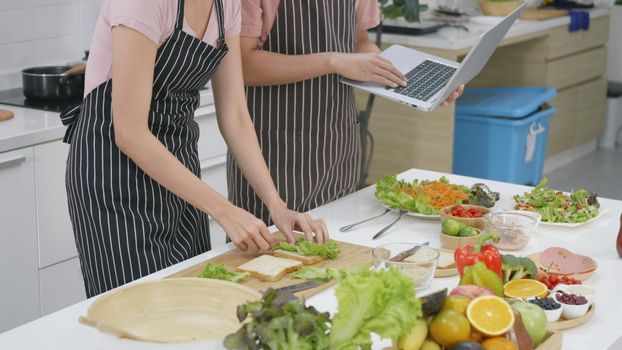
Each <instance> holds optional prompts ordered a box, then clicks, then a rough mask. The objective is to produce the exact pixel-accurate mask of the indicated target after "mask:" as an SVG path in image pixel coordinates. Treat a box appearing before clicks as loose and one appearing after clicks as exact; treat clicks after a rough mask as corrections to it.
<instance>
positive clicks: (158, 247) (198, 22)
mask: <svg viewBox="0 0 622 350" xmlns="http://www.w3.org/2000/svg"><path fill="white" fill-rule="evenodd" d="M239 17H240V2H239V0H236V1H232V0H227V1H223V0H107V1H105V3H104V5H103V8H102V12H101V14H100V17H99V20H98V22H97V27H96V30H95V34H94V37H93V42H92V45H91V55H90V59H89V62H88V69H87V72H86V96H85V99H84V101H83V103H82V105H81V106H80V107H77V108H75V109H73V110H71V111H68V112H65V113H63V115H62V116H61V117H62V119H63V122H64V124H65V125H67V126H68V130H67V134H66V136H65V141H66V142H69V143H70V144H71V147H70V152H69V158H68V162H67V178H66V182H67V192H68V201H69V208H70V216H71V220H72V224H73V228H74V232H75V238H76V245H77V248H78V252H79V256H80V263H81V267H82V273H83V276H84V280H85V285H86V292H87V295H88V296H89V297H91V296H94V295H97V294H99V293H102V292H105V291H107V290H109V289H112V288H115V287H117V286H119V285H122V284H124V283H127V282H130V281H132V280H134V279H137V278H140V277H142V276H144V275H147V274H150V273H152V272H154V271H157V270H159V269H162V268H165V267H167V266H170V265H172V264H175V263H178V262H180V261H183V260H185V259H188V258H190V257H192V256H195V255H197V254H200V253H203V252H205V251H207V250H209V249H210V240H209V227H208V215H207V214H208V213H209V214H210V215H212V217H213V218H214V219H215V220H216V221H217V222H218V223H219V224H220V225H221V226H222V227H223V228H224V230H225V231H226V233H227V234H228V236H229V238H230V239H231V240H232V241H233V242H234V243H235V245H236V246H237V247H238V248H239V249H241V250H248V251H251V252H258V251H263V250H268V249H270V248H271V246H272V245H273V244H274V239H273V238H272V236H271V235H270V233H269V232H268V230H267V228H266V226H265V224H264V223H263V222H262V221H261V220H259V219H257V218H255V217H254V216H253V215H251V214H250V213H248V212H246V211H244V210H242V209H240V208H238V207H235V206H234V205H233V204H231V203H230V202H228V201H227V200H226V199H225V198H223V197H221V196H220V195H218V194H217V193H216V192H215V191H214V190H213V189H212V188H210V187H209V186H208V185H207V184H205V183H203V182H202V181H201V179H200V178H199V175H200V170H199V160H198V154H197V140H198V137H199V129H198V126H197V123H196V122H195V121H194V119H193V116H194V111H195V110H196V108H197V107H198V105H199V94H198V89H199V88H201V87H203V86H204V85H205V84H206V83H207V82H208V81H209V80H210V78H213V79H212V86H213V89H214V99H215V103H216V110H217V115H218V123H219V127H220V129H221V131H222V133H223V136H224V138H225V140H226V141H227V144H228V146H229V150H230V152H231V154H232V155H233V157H234V158H235V159H236V161H237V162H238V164H240V168H241V169H242V173H243V174H244V176H246V177H247V179H248V182H249V183H250V184H251V186H252V187H253V189H254V190H255V191H256V193H257V194H258V196H259V197H260V198H261V199H262V200H263V201H264V202H265V203H268V208H269V211H270V213H271V215H272V217H273V218H274V221H275V223H276V225H277V226H278V227H279V229H280V230H281V231H283V232H284V233H286V235H287V236H288V238H289V239H290V240H293V238H292V235H291V234H292V229H293V228H294V227H298V228H300V229H302V230H304V232H305V234H306V236H307V238H308V239H311V238H312V235H313V233H315V234H316V235H317V239H318V241H320V242H323V241H324V240H325V239H326V237H327V231H326V228H325V226H324V225H323V223H322V222H321V221H319V220H312V219H311V218H310V217H309V216H307V215H305V214H300V213H297V212H294V211H291V210H288V209H287V207H286V206H285V203H283V201H282V200H281V198H280V197H279V194H278V192H277V191H276V188H275V187H274V184H273V183H272V181H271V180H270V175H269V172H268V169H267V167H266V165H265V162H264V161H263V159H262V155H261V151H260V149H259V145H258V142H257V138H256V136H255V134H254V130H253V126H252V124H251V122H250V117H249V114H248V110H247V108H246V104H245V99H244V87H243V81H242V68H241V64H240V63H241V58H240V46H239V30H240V29H239V28H240V24H239Z"/></svg>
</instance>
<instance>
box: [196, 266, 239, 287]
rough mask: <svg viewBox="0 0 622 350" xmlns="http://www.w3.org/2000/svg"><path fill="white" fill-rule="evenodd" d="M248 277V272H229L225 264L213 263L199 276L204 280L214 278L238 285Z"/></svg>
mask: <svg viewBox="0 0 622 350" xmlns="http://www.w3.org/2000/svg"><path fill="white" fill-rule="evenodd" d="M246 276H248V272H232V271H229V270H227V268H226V267H225V264H218V265H214V264H212V263H207V264H206V265H205V268H203V272H201V274H200V275H199V277H202V278H212V279H216V280H223V281H229V282H236V283H237V282H239V281H240V280H242V279H244V278H245V277H246Z"/></svg>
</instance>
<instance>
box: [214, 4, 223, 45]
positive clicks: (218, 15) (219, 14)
mask: <svg viewBox="0 0 622 350" xmlns="http://www.w3.org/2000/svg"><path fill="white" fill-rule="evenodd" d="M214 1H215V2H216V4H215V5H216V18H217V19H218V44H219V45H218V46H219V47H221V48H222V47H223V46H224V44H225V18H224V17H225V16H224V10H223V8H222V0H214Z"/></svg>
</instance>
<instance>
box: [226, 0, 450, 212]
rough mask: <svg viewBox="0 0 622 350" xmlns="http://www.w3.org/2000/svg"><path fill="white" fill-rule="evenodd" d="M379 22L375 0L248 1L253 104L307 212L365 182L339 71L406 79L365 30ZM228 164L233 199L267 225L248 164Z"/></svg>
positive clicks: (281, 177)
mask: <svg viewBox="0 0 622 350" xmlns="http://www.w3.org/2000/svg"><path fill="white" fill-rule="evenodd" d="M378 22H379V14H378V3H377V1H376V0H313V1H311V0H301V1H295V2H294V1H291V0H282V1H281V0H245V1H244V2H243V4H242V33H241V35H242V40H241V45H242V58H243V68H244V81H245V83H246V85H247V86H249V87H248V88H247V89H246V98H247V100H248V107H249V110H250V112H251V116H252V118H253V123H254V125H255V130H256V132H257V136H258V137H259V143H260V145H261V149H262V151H263V155H264V158H265V159H266V162H267V163H268V167H269V168H270V173H271V174H272V178H273V179H274V181H275V182H276V186H277V189H278V190H279V193H281V196H282V197H284V198H285V201H286V203H287V204H288V206H289V208H291V209H294V210H298V211H308V210H310V209H313V208H315V207H317V206H320V205H322V204H324V203H326V202H329V201H332V200H334V199H336V198H339V197H342V196H344V195H346V194H348V193H351V192H353V191H354V190H355V189H356V187H357V185H358V183H357V181H358V179H359V176H358V175H359V168H360V167H359V151H360V135H359V125H358V120H357V111H356V104H355V101H354V94H353V91H352V88H351V87H349V86H346V85H344V84H342V83H341V82H340V78H341V76H343V77H346V78H350V79H353V80H358V81H370V82H376V83H380V84H385V85H388V86H392V87H397V86H398V85H402V86H403V85H405V83H406V81H405V77H404V76H403V75H402V74H401V73H400V72H399V71H398V70H397V69H396V68H395V67H394V66H393V65H392V64H391V63H390V62H389V61H387V60H385V59H383V58H381V57H380V56H379V52H380V50H379V49H378V47H376V46H375V45H374V44H373V43H372V42H371V41H370V40H369V37H368V34H367V30H368V29H369V28H372V27H375V26H376V25H378ZM461 91H462V87H461V88H460V89H459V90H458V91H457V92H456V93H454V94H453V95H452V96H451V97H450V98H449V99H448V101H447V102H445V103H449V102H452V101H453V100H455V99H456V98H457V97H458V96H459V95H460V93H461ZM228 161H229V162H228V163H229V164H228V173H229V177H228V179H229V197H230V199H231V201H232V202H233V203H235V204H236V205H239V206H241V207H242V208H245V209H246V210H249V211H250V212H251V213H253V214H255V215H257V216H258V217H261V218H262V219H263V220H264V221H265V222H266V223H269V222H270V218H271V216H270V210H268V207H267V206H266V205H265V204H262V203H261V197H260V196H258V194H257V193H256V192H255V191H253V187H252V186H251V184H250V183H249V182H248V181H247V180H246V179H245V178H244V177H243V176H242V175H243V173H242V171H241V168H240V167H239V165H240V164H239V163H237V162H236V161H235V160H234V159H233V158H232V157H229V159H228ZM272 220H274V218H273V217H272Z"/></svg>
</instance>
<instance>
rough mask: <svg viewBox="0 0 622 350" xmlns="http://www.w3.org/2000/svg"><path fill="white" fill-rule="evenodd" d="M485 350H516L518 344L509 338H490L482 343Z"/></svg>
mask: <svg viewBox="0 0 622 350" xmlns="http://www.w3.org/2000/svg"><path fill="white" fill-rule="evenodd" d="M482 347H483V348H484V350H516V349H517V346H516V344H514V343H512V341H511V340H510V339H508V338H503V337H495V338H488V339H486V340H484V341H483V342H482Z"/></svg>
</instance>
